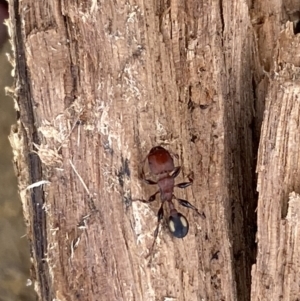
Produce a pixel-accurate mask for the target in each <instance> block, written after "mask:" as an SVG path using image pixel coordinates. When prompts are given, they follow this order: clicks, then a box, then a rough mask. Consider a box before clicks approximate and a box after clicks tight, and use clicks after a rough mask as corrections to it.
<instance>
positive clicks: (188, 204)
mask: <svg viewBox="0 0 300 301" xmlns="http://www.w3.org/2000/svg"><path fill="white" fill-rule="evenodd" d="M174 198H175V199H176V200H177V202H178V203H179V204H180V205H181V206H183V207H187V208H189V209H192V210H194V211H196V212H197V214H199V215H200V216H201V217H202V218H206V216H205V214H204V212H202V213H200V211H199V210H198V209H197V208H196V207H195V206H194V205H192V204H191V203H190V202H188V201H186V200H183V199H178V198H177V197H176V196H174Z"/></svg>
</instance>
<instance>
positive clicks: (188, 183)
mask: <svg viewBox="0 0 300 301" xmlns="http://www.w3.org/2000/svg"><path fill="white" fill-rule="evenodd" d="M188 179H189V182H183V183H179V184H176V185H175V187H178V188H186V187H188V186H190V185H192V184H193V182H194V180H193V177H192V175H191V174H190V175H188Z"/></svg>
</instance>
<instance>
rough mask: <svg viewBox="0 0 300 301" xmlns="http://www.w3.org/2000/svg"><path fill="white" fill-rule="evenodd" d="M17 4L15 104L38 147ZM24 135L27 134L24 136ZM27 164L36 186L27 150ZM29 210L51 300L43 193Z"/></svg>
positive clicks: (37, 191) (34, 159) (44, 293)
mask: <svg viewBox="0 0 300 301" xmlns="http://www.w3.org/2000/svg"><path fill="white" fill-rule="evenodd" d="M19 7H20V5H19V1H14V6H13V7H12V8H11V14H12V16H11V20H13V21H14V22H15V36H14V37H13V38H14V44H15V45H16V46H15V50H16V53H15V57H16V68H15V70H16V78H17V84H16V85H17V86H19V87H20V88H19V89H18V95H17V102H18V104H19V107H20V112H19V114H20V121H21V126H22V128H21V129H20V130H22V131H23V132H24V136H25V139H28V141H26V140H25V146H26V145H27V146H28V145H32V143H35V144H37V145H39V138H38V134H37V130H36V128H35V118H34V111H33V105H32V102H31V100H32V96H31V95H32V93H31V87H30V85H29V82H30V80H29V74H28V72H27V67H26V62H25V50H24V40H23V35H22V19H21V17H20V15H19V11H20V8H19ZM25 132H26V134H25ZM27 154H28V157H27V165H28V169H29V178H30V182H31V183H36V182H38V181H41V179H42V168H41V162H40V159H39V157H38V155H37V154H35V153H33V152H31V150H29V149H27ZM31 191H32V192H31V207H30V210H31V211H32V212H30V216H31V217H32V222H31V227H32V228H31V231H32V233H33V241H31V248H33V252H32V254H33V255H34V256H35V259H36V260H35V262H36V263H37V266H36V269H37V270H36V271H35V273H36V275H35V277H36V278H37V279H38V283H39V284H40V295H41V297H42V298H43V299H42V300H45V301H50V300H53V298H54V296H53V294H52V291H51V281H50V278H49V267H48V264H47V261H46V260H45V259H46V258H47V254H46V248H47V231H46V214H45V210H44V209H43V205H44V192H43V190H42V189H41V188H40V187H36V188H33V189H32V190H31Z"/></svg>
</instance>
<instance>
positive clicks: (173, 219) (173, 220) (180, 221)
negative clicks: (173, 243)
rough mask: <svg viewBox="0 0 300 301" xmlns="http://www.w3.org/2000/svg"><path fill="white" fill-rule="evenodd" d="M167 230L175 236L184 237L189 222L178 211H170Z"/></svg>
mask: <svg viewBox="0 0 300 301" xmlns="http://www.w3.org/2000/svg"><path fill="white" fill-rule="evenodd" d="M168 226H169V230H170V232H171V233H172V235H173V236H175V237H177V238H183V237H185V236H186V235H187V234H188V232H189V222H188V220H187V219H186V217H185V216H184V215H182V214H181V213H179V212H177V211H176V212H173V213H171V215H170V217H169V224H168Z"/></svg>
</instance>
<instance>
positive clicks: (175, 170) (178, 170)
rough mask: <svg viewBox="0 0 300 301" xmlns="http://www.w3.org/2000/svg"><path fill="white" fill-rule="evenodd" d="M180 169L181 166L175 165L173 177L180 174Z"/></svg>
mask: <svg viewBox="0 0 300 301" xmlns="http://www.w3.org/2000/svg"><path fill="white" fill-rule="evenodd" d="M180 170H181V166H177V167H175V169H174V172H173V173H172V174H171V177H172V178H173V179H174V178H176V177H177V176H178V175H179V173H180Z"/></svg>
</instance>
